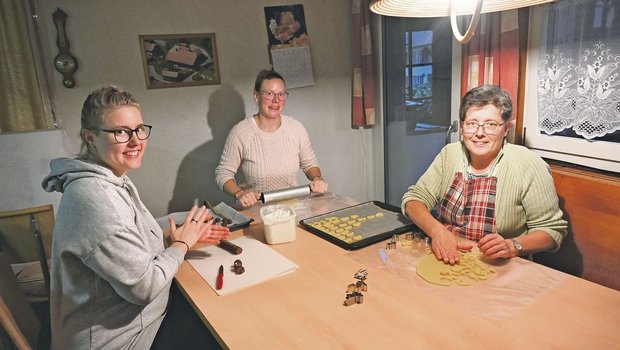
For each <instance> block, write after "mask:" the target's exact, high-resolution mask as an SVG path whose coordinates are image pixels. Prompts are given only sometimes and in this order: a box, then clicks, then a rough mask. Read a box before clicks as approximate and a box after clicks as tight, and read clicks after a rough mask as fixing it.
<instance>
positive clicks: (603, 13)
mask: <svg viewBox="0 0 620 350" xmlns="http://www.w3.org/2000/svg"><path fill="white" fill-rule="evenodd" d="M616 10H620V0H564V1H559V2H556V3H553V4H551V5H549V7H548V13H547V27H548V31H547V32H546V33H543V35H546V48H543V49H542V50H541V56H540V60H539V64H538V115H539V117H538V118H539V119H538V125H539V128H540V130H542V131H543V132H545V133H546V134H549V135H561V136H567V137H578V138H585V139H589V140H605V141H612V142H620V90H619V89H618V87H619V85H620V77H619V74H620V35H619V34H620V19H619V18H618V16H616Z"/></svg>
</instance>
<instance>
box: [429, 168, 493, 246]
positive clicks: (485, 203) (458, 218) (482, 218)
mask: <svg viewBox="0 0 620 350" xmlns="http://www.w3.org/2000/svg"><path fill="white" fill-rule="evenodd" d="M496 193H497V178H496V177H495V176H488V177H483V178H474V179H472V180H465V178H464V176H463V173H461V172H458V173H456V174H455V175H454V181H452V185H450V188H449V189H448V192H446V194H445V195H444V197H443V199H442V200H441V202H440V204H439V208H438V213H437V214H438V217H439V221H440V222H441V223H443V224H444V226H445V227H446V228H447V229H448V230H450V231H451V232H455V233H458V234H459V236H461V237H465V238H467V239H469V240H472V241H475V242H477V241H479V240H480V239H481V238H482V237H483V236H484V235H488V234H491V233H495V232H497V227H496V226H495V195H496Z"/></svg>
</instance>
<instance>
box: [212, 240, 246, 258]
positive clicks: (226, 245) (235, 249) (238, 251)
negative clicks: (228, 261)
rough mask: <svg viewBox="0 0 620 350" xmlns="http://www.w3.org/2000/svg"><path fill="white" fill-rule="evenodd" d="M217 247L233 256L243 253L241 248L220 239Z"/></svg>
mask: <svg viewBox="0 0 620 350" xmlns="http://www.w3.org/2000/svg"><path fill="white" fill-rule="evenodd" d="M217 246H218V247H220V248H222V249H224V250H225V251H227V252H229V253H230V254H234V255H239V254H241V253H242V252H243V248H241V247H239V246H238V245H236V244H234V243H232V242H229V241H227V240H225V239H221V240H220V244H218V245H217Z"/></svg>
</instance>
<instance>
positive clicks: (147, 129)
mask: <svg viewBox="0 0 620 350" xmlns="http://www.w3.org/2000/svg"><path fill="white" fill-rule="evenodd" d="M151 128H152V126H151V125H142V126H139V127H137V128H135V129H127V128H118V129H93V130H98V131H103V132H109V133H111V134H112V135H114V139H115V140H116V142H118V143H127V142H129V140H131V137H132V136H133V134H136V137H137V138H138V139H139V140H146V139H148V138H149V136H151Z"/></svg>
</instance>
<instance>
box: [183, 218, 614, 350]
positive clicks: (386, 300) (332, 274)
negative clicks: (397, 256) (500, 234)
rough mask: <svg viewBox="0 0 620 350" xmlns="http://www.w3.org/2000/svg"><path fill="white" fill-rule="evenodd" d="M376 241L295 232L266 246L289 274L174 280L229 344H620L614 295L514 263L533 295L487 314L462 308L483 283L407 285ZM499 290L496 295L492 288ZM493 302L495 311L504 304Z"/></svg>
mask: <svg viewBox="0 0 620 350" xmlns="http://www.w3.org/2000/svg"><path fill="white" fill-rule="evenodd" d="M241 234H249V235H253V236H255V237H256V238H258V239H259V240H263V234H262V225H261V224H260V223H258V222H255V223H253V224H252V225H250V227H248V228H246V229H244V230H243V231H237V232H234V235H236V236H238V235H241ZM263 241H264V240H263ZM381 244H382V245H383V246H384V245H385V243H384V242H383V243H379V244H376V245H374V246H370V247H367V248H364V249H362V250H360V251H356V252H348V251H346V250H344V249H341V248H339V247H337V246H335V245H333V244H331V243H329V242H327V241H325V240H323V239H321V238H319V237H317V236H315V235H313V234H311V233H309V232H307V231H305V230H303V229H301V228H297V239H296V241H295V242H292V243H286V244H281V245H274V246H271V247H272V248H273V249H274V250H276V251H277V252H279V253H280V254H282V255H284V256H285V257H287V258H288V259H290V260H292V261H293V262H295V263H297V264H298V265H299V266H300V269H299V270H297V271H295V272H293V273H290V274H287V275H284V276H280V277H277V278H275V279H272V280H269V281H267V282H264V283H262V284H259V285H256V286H253V287H251V288H248V289H244V290H241V291H238V292H235V293H232V294H228V295H225V296H218V295H217V294H216V293H215V292H214V291H213V290H212V289H211V288H210V287H209V285H208V284H207V283H206V282H205V281H204V280H203V279H202V278H201V277H200V275H199V274H198V273H197V272H196V271H195V270H194V269H193V267H192V265H190V264H189V263H188V262H187V261H185V262H183V264H182V266H181V268H180V271H179V273H178V274H177V276H176V281H177V283H178V285H179V286H180V288H181V290H182V291H183V293H184V294H185V296H186V297H187V298H188V300H189V301H190V303H191V304H192V305H193V307H194V309H195V310H196V312H197V313H198V315H199V316H200V317H201V318H202V320H203V321H204V323H205V325H207V327H208V328H209V330H210V331H211V332H212V333H213V334H214V335H215V336H216V338H217V339H218V340H219V341H220V343H221V344H222V346H224V347H225V348H230V349H267V348H268V349H404V348H409V349H480V348H494V349H618V348H619V347H620V292H618V291H615V290H613V289H610V288H607V287H603V286H601V285H598V284H594V283H591V282H588V281H586V280H583V279H580V278H577V277H573V276H571V275H567V274H564V273H562V272H558V271H555V270H551V269H549V268H547V267H544V266H542V265H538V264H535V263H532V262H529V261H527V260H523V259H518V260H515V261H514V262H508V263H507V265H506V266H503V267H501V269H504V270H505V271H511V272H510V273H511V274H512V276H513V277H512V278H514V279H515V281H517V282H518V284H519V285H521V286H525V287H526V289H527V288H531V289H532V290H533V291H534V292H532V293H530V295H529V297H530V299H528V300H526V302H523V303H522V305H519V306H518V307H514V305H513V308H512V309H507V310H512V311H510V312H507V313H506V314H504V316H500V317H492V316H489V315H488V313H485V312H476V309H477V307H474V308H472V307H469V308H468V307H467V306H472V305H476V303H483V301H484V298H483V295H484V294H485V292H484V289H482V292H480V293H471V291H472V290H473V289H472V290H468V289H467V288H469V287H425V286H424V283H423V282H420V281H419V280H418V281H415V282H412V279H411V278H413V277H412V276H411V275H408V276H405V275H404V274H402V273H398V270H393V269H392V270H390V269H387V268H380V265H373V264H380V263H381V260H380V259H379V257H378V254H376V252H377V250H378V249H379V248H380V247H381ZM397 249H398V248H397ZM373 259H375V260H373ZM513 260H514V259H513ZM364 262H369V264H364ZM377 262H379V263H377ZM509 264H513V265H509ZM368 265H373V266H368ZM362 267H364V268H367V269H368V272H369V273H368V279H367V280H366V282H367V283H368V291H367V292H365V293H364V303H363V304H354V305H351V306H344V305H343V302H344V298H345V293H346V288H347V286H348V285H349V284H350V283H354V282H355V281H356V280H355V279H354V278H353V275H354V274H355V272H356V271H357V270H358V269H359V268H362ZM403 268H405V269H406V268H407V267H406V266H405V267H401V270H400V271H403ZM528 269H529V270H528ZM395 271H396V272H395ZM529 271H537V272H539V273H541V274H543V275H545V274H546V275H548V276H551V278H550V280H552V282H549V283H548V285H546V284H547V282H545V280H543V281H541V279H540V278H538V279H537V280H534V279H533V280H532V281H531V282H530V281H529V280H528V278H529V277H528V276H529V275H531V274H530V273H529ZM499 274H500V273H498V275H499ZM498 277H499V276H498ZM420 283H422V284H420ZM483 283H485V282H483ZM481 286H484V284H479V286H478V288H481ZM437 288H443V289H441V290H438V289H437ZM446 288H448V289H446ZM509 289H510V288H509V286H508V288H506V289H505V290H506V291H507V292H506V294H507V298H508V299H509V298H516V299H518V294H517V295H508V294H510V293H511V292H510V291H509ZM498 290H499V293H502V292H501V289H497V288H494V290H493V292H494V293H498ZM438 292H440V293H438ZM466 292H467V293H468V294H467V293H466ZM450 293H452V294H450ZM464 293H465V294H466V297H462V295H463V294H464ZM472 294H474V295H473V296H472ZM532 296H535V297H532ZM500 299H501V298H500ZM513 301H515V300H513ZM516 301H518V300H516ZM506 306H507V308H508V307H510V305H508V304H507V305H506ZM493 307H494V308H496V309H498V310H500V309H502V303H501V302H500V303H499V306H498V305H495V306H493Z"/></svg>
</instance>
